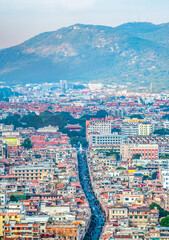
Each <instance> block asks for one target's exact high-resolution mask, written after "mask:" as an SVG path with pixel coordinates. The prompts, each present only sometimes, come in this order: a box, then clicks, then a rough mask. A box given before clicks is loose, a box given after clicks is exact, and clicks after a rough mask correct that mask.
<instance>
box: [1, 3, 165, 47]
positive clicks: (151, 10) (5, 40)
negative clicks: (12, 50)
mask: <svg viewBox="0 0 169 240" xmlns="http://www.w3.org/2000/svg"><path fill="white" fill-rule="evenodd" d="M133 21H148V22H153V23H155V24H158V23H164V22H169V0H0V33H1V37H0V48H5V47H9V46H13V45H16V44H19V43H21V42H23V41H24V40H26V39H28V38H30V37H32V36H34V35H37V34H39V33H41V32H46V31H52V30H57V29H58V28H60V27H63V26H69V25H72V24H75V23H84V24H100V25H107V26H117V25H120V24H122V23H125V22H133Z"/></svg>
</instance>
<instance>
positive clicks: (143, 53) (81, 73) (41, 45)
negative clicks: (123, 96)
mask: <svg viewBox="0 0 169 240" xmlns="http://www.w3.org/2000/svg"><path fill="white" fill-rule="evenodd" d="M168 37H169V24H168V23H166V24H159V25H155V24H152V23H146V22H145V23H126V24H122V25H120V26H117V27H114V28H113V27H109V26H103V25H84V24H75V25H72V26H69V27H64V28H61V29H58V30H56V31H50V32H44V33H41V34H38V35H36V36H35V37H32V38H30V39H28V40H26V41H24V42H23V43H21V44H19V45H17V46H13V47H10V48H7V49H3V50H1V51H0V81H4V82H6V83H9V84H20V83H27V82H29V83H41V82H44V81H45V82H55V81H56V82H57V81H59V80H60V79H67V80H68V81H82V82H88V81H92V80H98V81H102V82H105V81H106V82H107V81H109V82H112V81H113V82H118V83H123V84H126V83H127V82H130V83H131V84H133V85H138V84H140V85H144V86H148V85H149V84H150V82H151V81H153V83H154V84H155V85H157V86H159V85H160V82H161V81H163V82H165V84H166V86H167V84H168V81H169V76H168V75H169V72H168V69H169V68H168V67H169V53H168V49H169V41H168V39H169V38H168ZM163 86H164V84H163Z"/></svg>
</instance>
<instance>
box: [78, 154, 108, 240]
mask: <svg viewBox="0 0 169 240" xmlns="http://www.w3.org/2000/svg"><path fill="white" fill-rule="evenodd" d="M78 167H79V179H80V183H81V185H82V188H83V191H84V193H85V194H86V197H87V199H88V201H89V204H90V208H91V212H92V216H91V223H90V225H89V229H88V231H87V233H86V235H85V238H84V239H85V240H88V239H92V240H98V239H99V237H100V235H101V232H102V228H103V226H104V223H105V213H104V211H103V210H102V209H101V206H100V203H99V202H98V200H97V198H96V197H95V194H94V191H93V189H92V186H91V181H90V177H89V169H88V164H87V160H86V153H78Z"/></svg>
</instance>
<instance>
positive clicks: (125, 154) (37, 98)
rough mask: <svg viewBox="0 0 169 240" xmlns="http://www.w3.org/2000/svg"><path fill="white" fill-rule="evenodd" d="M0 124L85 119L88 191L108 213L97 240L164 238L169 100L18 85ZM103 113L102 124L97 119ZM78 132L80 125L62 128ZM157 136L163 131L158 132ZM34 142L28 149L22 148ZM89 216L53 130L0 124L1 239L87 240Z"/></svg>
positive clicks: (70, 157)
mask: <svg viewBox="0 0 169 240" xmlns="http://www.w3.org/2000/svg"><path fill="white" fill-rule="evenodd" d="M14 91H15V92H17V93H18V95H17V96H15V95H13V96H12V97H10V98H9V102H3V101H2V102H0V119H1V120H4V119H7V118H8V117H10V116H14V115H15V114H19V115H20V117H23V116H25V115H27V114H29V113H31V112H34V113H36V114H37V115H39V114H40V113H42V112H44V111H49V112H52V113H55V112H69V113H70V114H71V115H72V116H73V117H74V118H76V119H81V117H83V116H84V115H85V116H88V117H86V119H88V120H86V129H85V130H86V140H87V141H88V143H89V148H88V150H87V159H88V165H89V172H90V178H91V183H92V187H93V190H94V192H95V195H96V197H97V198H98V200H99V202H100V203H101V206H102V208H103V209H104V211H105V212H106V223H105V226H104V228H103V231H102V235H101V237H100V239H104V240H112V239H113V240H115V239H138V240H140V239H141V240H150V239H151V240H161V239H163V240H164V239H165V240H166V239H169V228H167V227H161V226H160V224H159V223H160V221H161V219H162V217H161V215H160V211H159V209H158V208H157V207H154V208H152V207H151V204H152V203H156V204H158V205H159V206H161V208H163V209H164V210H166V211H169V135H167V132H168V131H169V121H168V119H169V118H168V115H169V96H168V95H167V94H165V93H160V94H148V93H143V92H142V93H132V92H130V93H128V92H127V91H126V90H124V89H122V90H121V89H120V88H119V87H118V86H115V85H112V86H103V85H98V84H90V85H89V86H88V87H87V86H86V88H85V87H83V88H77V87H76V88H74V87H69V86H68V84H67V81H65V80H63V81H61V82H60V85H59V86H57V85H55V84H47V83H45V84H36V85H35V84H34V85H31V84H27V85H26V86H16V87H14ZM98 111H100V112H102V113H103V112H104V111H106V112H107V113H108V114H107V115H108V116H106V117H105V116H100V117H99V116H97V115H96V114H97V112H98ZM65 129H67V131H70V132H75V131H76V132H80V131H81V130H82V126H81V125H80V124H77V123H76V124H67V126H66V127H65ZM160 131H161V132H160ZM26 139H30V141H31V143H32V147H28V148H25V147H24V142H25V140H26ZM90 217H91V212H90V207H89V203H88V200H87V199H86V196H85V194H84V192H83V190H82V188H81V185H80V182H79V177H78V163H77V151H76V149H74V148H73V147H72V146H71V144H70V139H69V137H68V136H67V135H66V134H63V133H61V132H59V129H58V127H57V126H56V127H53V126H47V127H43V128H39V129H37V130H35V129H34V128H32V127H29V128H23V127H18V128H17V127H16V128H15V129H14V126H13V125H12V124H10V123H8V124H3V123H1V124H0V238H3V239H5V240H10V239H11V240H14V239H18V240H19V239H22V238H24V239H34V240H37V239H43V238H50V239H74V240H78V239H83V238H84V235H85V233H86V231H87V229H88V226H89V223H90Z"/></svg>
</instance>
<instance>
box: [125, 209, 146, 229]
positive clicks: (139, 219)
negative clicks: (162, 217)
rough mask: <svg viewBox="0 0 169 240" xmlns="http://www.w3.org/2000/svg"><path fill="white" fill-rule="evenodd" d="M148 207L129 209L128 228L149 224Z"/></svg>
mask: <svg viewBox="0 0 169 240" xmlns="http://www.w3.org/2000/svg"><path fill="white" fill-rule="evenodd" d="M149 211H150V209H149V208H148V207H137V208H130V209H129V225H130V227H138V226H147V225H148V222H149Z"/></svg>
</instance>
